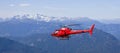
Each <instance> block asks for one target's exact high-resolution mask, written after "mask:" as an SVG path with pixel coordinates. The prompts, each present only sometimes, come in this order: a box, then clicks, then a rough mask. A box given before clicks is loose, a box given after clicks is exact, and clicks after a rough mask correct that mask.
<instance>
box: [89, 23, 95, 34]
mask: <svg viewBox="0 0 120 53" xmlns="http://www.w3.org/2000/svg"><path fill="white" fill-rule="evenodd" d="M94 26H95V24H93V25H92V26H91V28H90V30H89V34H90V36H92V33H93V29H94Z"/></svg>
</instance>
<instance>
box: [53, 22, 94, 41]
mask: <svg viewBox="0 0 120 53" xmlns="http://www.w3.org/2000/svg"><path fill="white" fill-rule="evenodd" d="M73 25H77V24H72V25H66V26H63V27H62V28H60V29H58V30H56V31H55V32H53V33H52V36H54V37H57V38H62V39H66V38H68V39H69V36H70V35H72V34H81V33H89V34H90V36H92V32H93V29H94V26H95V24H93V25H92V26H91V28H90V29H87V30H72V29H71V28H69V27H67V26H73Z"/></svg>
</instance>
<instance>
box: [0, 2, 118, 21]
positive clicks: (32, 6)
mask: <svg viewBox="0 0 120 53" xmlns="http://www.w3.org/2000/svg"><path fill="white" fill-rule="evenodd" d="M37 13H39V14H43V15H47V16H56V17H63V16H67V17H73V18H74V17H90V18H92V19H116V18H120V15H119V14H120V0H0V17H10V16H13V15H19V14H20V15H22V14H31V15H35V14H37Z"/></svg>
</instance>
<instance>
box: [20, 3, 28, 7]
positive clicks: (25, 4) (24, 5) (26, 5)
mask: <svg viewBox="0 0 120 53" xmlns="http://www.w3.org/2000/svg"><path fill="white" fill-rule="evenodd" d="M19 6H21V7H28V6H30V4H28V3H22V4H19Z"/></svg>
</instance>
